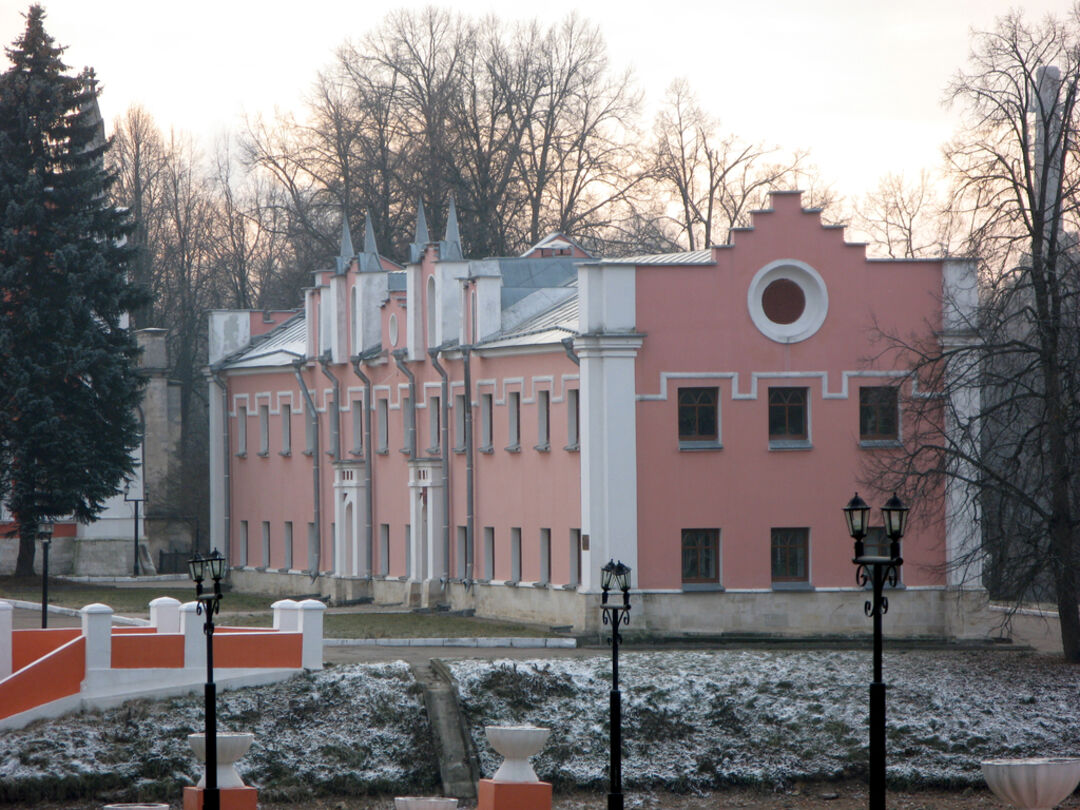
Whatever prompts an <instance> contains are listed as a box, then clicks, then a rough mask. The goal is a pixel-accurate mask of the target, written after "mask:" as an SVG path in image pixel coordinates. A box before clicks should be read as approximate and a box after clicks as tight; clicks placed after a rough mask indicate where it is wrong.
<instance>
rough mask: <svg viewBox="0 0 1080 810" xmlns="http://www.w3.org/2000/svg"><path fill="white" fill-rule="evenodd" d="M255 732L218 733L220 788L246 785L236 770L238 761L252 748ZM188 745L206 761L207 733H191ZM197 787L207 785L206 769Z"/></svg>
mask: <svg viewBox="0 0 1080 810" xmlns="http://www.w3.org/2000/svg"><path fill="white" fill-rule="evenodd" d="M254 739H255V735H254V734H249V733H247V732H227V731H226V732H222V731H219V732H218V734H217V786H218V787H219V788H237V787H244V780H243V779H241V778H240V774H238V773H237V772H236V762H237V760H239V759H240V758H241V757H242V756H244V754H246V753H247V752H248V749H249V748H251V743H252V741H253V740H254ZM188 745H190V746H191V750H192V751H194V752H195V756H196V758H197V759H198V760H199V762H206V735H205V734H189V735H188ZM196 787H201V788H205V787H206V773H205V771H204V773H203V775H202V777H201V778H200V779H199V784H198V785H197V786H196Z"/></svg>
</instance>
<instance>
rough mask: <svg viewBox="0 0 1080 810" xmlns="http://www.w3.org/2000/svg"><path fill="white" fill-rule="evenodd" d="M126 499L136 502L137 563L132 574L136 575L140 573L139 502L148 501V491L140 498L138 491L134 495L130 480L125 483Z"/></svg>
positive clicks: (129, 501)
mask: <svg viewBox="0 0 1080 810" xmlns="http://www.w3.org/2000/svg"><path fill="white" fill-rule="evenodd" d="M124 500H125V501H126V502H127V503H133V504H135V563H134V565H133V566H132V574H133V575H134V576H138V575H139V504H141V503H145V502H146V493H145V492H144V493H143V496H142V497H141V498H140V497H139V495H138V493H135V495H134V496H133V495H132V494H131V482H130V481H128V482H127V483H126V484H124Z"/></svg>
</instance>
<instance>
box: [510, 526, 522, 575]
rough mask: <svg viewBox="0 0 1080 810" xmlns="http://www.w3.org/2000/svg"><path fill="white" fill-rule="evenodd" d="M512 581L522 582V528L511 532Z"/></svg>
mask: <svg viewBox="0 0 1080 810" xmlns="http://www.w3.org/2000/svg"><path fill="white" fill-rule="evenodd" d="M510 581H511V582H521V528H520V527H514V528H512V529H511V530H510Z"/></svg>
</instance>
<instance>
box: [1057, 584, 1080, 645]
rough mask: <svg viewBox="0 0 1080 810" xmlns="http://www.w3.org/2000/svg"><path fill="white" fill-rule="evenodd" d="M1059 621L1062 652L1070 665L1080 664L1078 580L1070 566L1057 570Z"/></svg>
mask: <svg viewBox="0 0 1080 810" xmlns="http://www.w3.org/2000/svg"><path fill="white" fill-rule="evenodd" d="M1056 580H1057V581H1056V582H1055V586H1056V589H1057V608H1058V619H1059V621H1060V623H1061V652H1062V654H1063V655H1064V656H1065V660H1066V661H1068V662H1069V663H1070V664H1080V609H1078V608H1080V604H1078V601H1077V593H1076V578H1075V577H1074V576H1073V573H1072V569H1071V568H1070V567H1069V566H1066V565H1062V566H1059V567H1058V569H1057V577H1056Z"/></svg>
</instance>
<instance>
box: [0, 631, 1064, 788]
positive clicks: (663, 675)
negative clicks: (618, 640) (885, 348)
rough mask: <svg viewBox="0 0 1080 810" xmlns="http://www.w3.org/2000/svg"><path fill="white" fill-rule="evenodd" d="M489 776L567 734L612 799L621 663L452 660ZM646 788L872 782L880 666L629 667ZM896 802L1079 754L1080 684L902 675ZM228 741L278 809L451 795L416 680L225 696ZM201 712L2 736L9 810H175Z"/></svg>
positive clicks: (637, 752)
mask: <svg viewBox="0 0 1080 810" xmlns="http://www.w3.org/2000/svg"><path fill="white" fill-rule="evenodd" d="M448 664H449V665H450V667H451V670H452V672H453V673H454V675H455V678H456V679H457V681H458V685H459V692H460V702H461V707H462V711H463V713H464V715H465V718H466V721H467V723H468V724H469V726H470V727H471V729H472V733H473V737H474V739H475V741H476V744H477V749H478V751H479V752H480V756H481V763H482V770H483V772H484V775H487V776H490V775H491V774H492V773H493V771H494V769H495V767H496V766H497V764H498V756H497V755H496V754H494V753H493V752H492V751H491V749H490V748H489V747H488V745H487V741H486V738H485V737H484V733H483V726H484V725H492V724H494V725H506V724H520V723H531V724H536V725H543V726H548V727H550V728H551V729H552V734H551V737H550V738H549V740H548V742H547V745H546V746H545V748H544V750H543V752H542V753H541V754H540V755H539V756H538V757H537V758H536V760H535V764H536V770H537V772H538V773H539V774H540V776H541V777H542V778H545V779H548V780H551V781H553V782H555V783H556V785H558V786H559V787H567V786H571V785H576V786H581V787H586V788H588V787H599V786H603V785H604V784H606V779H607V763H608V750H609V749H608V694H609V689H610V685H611V674H610V673H611V660H610V657H609V656H606V655H603V654H600V655H598V656H596V657H592V658H566V659H550V658H549V659H544V660H533V661H520V660H519V661H510V660H495V661H484V660H467V659H460V660H452V661H448ZM620 664H621V666H620V685H621V687H622V690H623V737H624V742H625V755H624V771H623V772H624V779H625V782H626V784H627V786H628V787H639V788H640V787H653V788H661V787H663V788H668V789H673V790H696V789H706V788H710V787H717V786H721V785H725V784H736V783H744V784H763V785H781V784H784V783H789V782H793V781H798V780H828V779H835V778H840V777H848V776H858V775H862V774H864V773H865V768H866V717H867V703H868V694H867V682H868V680H869V674H870V655H869V651H865V652H837V651H811V652H789V651H769V652H767V651H721V652H649V653H638V652H625V651H624V652H623V654H622V655H621V657H620ZM885 677H886V681H887V682H888V683H889V685H890V688H889V706H888V712H889V718H888V719H889V729H888V746H889V778H890V780H891V781H892V783H893V784H894V785H899V784H901V783H903V784H908V785H918V786H958V785H966V784H978V783H981V776H980V775H979V769H978V763H979V760H980V759H984V758H987V757H991V756H1029V755H1034V754H1059V755H1066V754H1069V755H1077V754H1080V701H1078V700H1077V697H1078V691H1077V690H1078V686H1080V668H1076V667H1069V666H1066V665H1064V664H1060V663H1057V662H1055V661H1053V660H1051V659H1047V658H1041V657H1037V656H1034V655H1028V654H1024V653H1011V652H1010V653H1005V652H901V653H893V654H887V655H886V656H885ZM218 718H219V728H221V729H222V730H229V731H252V732H254V733H255V735H256V736H255V743H254V745H253V746H252V749H251V751H250V752H249V754H248V755H247V756H246V757H244V759H242V760H241V762H240V763H239V766H238V770H239V771H240V773H241V776H243V778H244V779H245V781H247V782H249V783H250V784H254V785H256V786H258V787H260V788H261V790H262V794H261V795H262V797H263V799H264V800H267V801H271V800H291V799H299V798H303V797H306V796H313V795H355V794H361V793H384V794H391V795H392V794H398V795H406V794H414V795H415V794H421V795H423V794H425V793H426V794H429V795H430V794H432V793H437V792H438V789H439V777H438V766H437V763H436V758H435V748H434V741H433V739H432V736H431V731H430V727H429V726H428V723H427V718H426V714H425V710H424V704H423V697H422V694H421V691H420V689H419V687H418V685H417V684H416V682H415V681H414V680H413V677H412V674H411V673H410V671H409V668H408V667H407V666H406V665H405V664H404V663H394V664H379V665H371V664H368V665H360V664H357V665H350V666H338V667H331V668H328V669H327V670H325V671H323V672H318V673H312V674H307V675H302V676H297V677H295V678H293V679H291V680H289V681H286V682H284V683H280V684H275V685H271V686H265V687H259V688H252V689H245V690H241V691H236V692H224V693H222V694H220V695H219V696H218ZM202 728H203V701H202V696H201V695H198V696H192V697H187V698H182V699H174V700H169V701H161V702H157V703H151V702H147V701H134V702H131V703H128V704H125V705H124V706H121V707H119V708H116V709H112V710H109V711H105V712H99V713H87V714H81V715H75V716H69V717H65V718H60V719H58V720H53V721H48V722H39V723H36V724H34V725H33V726H30V727H28V728H26V729H23V730H21V731H7V732H0V802H20V803H34V802H38V801H42V800H49V799H65V798H94V799H97V800H101V801H102V802H105V801H148V800H163V799H175V798H176V796H177V795H178V794H179V793H180V789H181V787H182V786H183V785H188V784H192V782H193V778H195V777H196V776H197V774H198V772H199V768H198V767H197V765H196V762H195V760H194V757H193V755H192V754H191V752H190V749H189V748H188V746H187V740H186V736H187V735H188V734H189V733H191V732H195V731H202Z"/></svg>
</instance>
